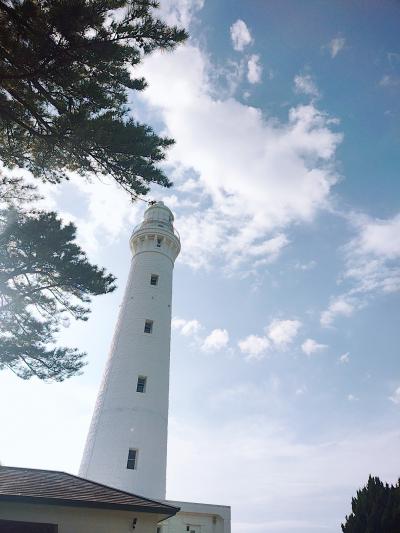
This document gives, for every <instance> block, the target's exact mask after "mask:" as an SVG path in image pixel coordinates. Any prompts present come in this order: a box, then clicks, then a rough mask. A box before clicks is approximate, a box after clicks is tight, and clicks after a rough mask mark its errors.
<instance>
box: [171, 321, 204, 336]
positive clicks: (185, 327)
mask: <svg viewBox="0 0 400 533" xmlns="http://www.w3.org/2000/svg"><path fill="white" fill-rule="evenodd" d="M171 326H172V329H175V330H177V331H179V333H180V334H181V335H183V336H185V337H193V336H196V335H197V334H198V333H199V332H200V330H201V329H202V325H201V324H200V322H199V321H198V320H196V319H192V320H185V319H184V318H173V319H172V322H171Z"/></svg>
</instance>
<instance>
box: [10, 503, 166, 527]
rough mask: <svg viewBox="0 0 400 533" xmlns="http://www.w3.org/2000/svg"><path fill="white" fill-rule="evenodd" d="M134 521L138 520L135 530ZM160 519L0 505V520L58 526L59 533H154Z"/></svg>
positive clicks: (55, 507) (101, 511)
mask: <svg viewBox="0 0 400 533" xmlns="http://www.w3.org/2000/svg"><path fill="white" fill-rule="evenodd" d="M134 518H137V519H138V520H137V524H136V528H135V530H133V529H132V522H133V519H134ZM161 518H162V516H160V515H155V514H150V513H135V512H134V511H112V510H108V509H90V508H81V507H79V508H78V507H64V506H58V505H36V504H27V503H14V502H0V519H2V520H19V521H21V522H39V523H49V524H58V533H91V532H93V533H111V532H112V533H132V532H133V531H134V532H135V533H156V531H157V522H158V520H160V519H161Z"/></svg>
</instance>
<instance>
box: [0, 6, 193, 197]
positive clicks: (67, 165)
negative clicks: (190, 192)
mask: <svg viewBox="0 0 400 533" xmlns="http://www.w3.org/2000/svg"><path fill="white" fill-rule="evenodd" d="M157 7H158V3H157V2H156V1H154V0H0V28H1V31H0V160H2V161H3V163H4V165H6V166H7V167H14V166H18V167H24V168H26V169H28V170H30V171H31V172H32V173H33V175H34V176H35V177H37V178H41V179H43V180H47V181H50V182H59V181H60V180H63V179H66V178H67V171H75V172H77V173H79V174H81V175H82V176H88V175H91V174H93V173H94V174H97V175H98V174H104V175H110V176H112V177H113V178H114V179H115V180H116V181H117V182H118V183H119V184H120V185H121V186H122V187H124V188H125V189H126V190H127V191H128V192H129V193H131V194H132V195H133V196H135V195H137V194H146V192H148V190H149V185H150V184H151V183H157V184H159V185H162V186H167V187H168V186H170V185H171V183H170V181H169V180H168V178H167V177H166V175H165V174H164V173H163V172H162V170H160V168H159V167H158V166H157V165H158V163H159V162H160V161H162V160H163V159H164V157H165V149H166V148H168V147H169V146H170V145H171V144H172V142H173V141H172V140H171V139H168V138H165V137H160V136H158V135H156V134H155V133H154V131H153V130H152V129H151V128H150V127H149V126H147V125H145V124H140V123H138V122H137V121H136V120H135V119H134V118H133V116H132V113H131V111H132V110H129V109H128V106H127V101H128V92H127V91H128V90H134V91H141V90H143V89H144V88H145V86H146V82H145V80H144V79H143V78H134V77H133V78H131V74H132V73H134V67H135V66H136V65H137V64H138V63H139V62H140V61H141V60H142V58H143V56H144V55H146V54H149V53H150V52H152V51H154V50H172V49H173V48H174V47H175V46H176V45H177V43H180V42H182V41H183V40H185V39H186V37H187V35H186V32H185V31H184V30H182V29H178V28H176V27H170V26H168V25H166V24H165V23H163V22H162V21H161V20H159V19H157V18H156V17H155V15H154V10H155V8H157Z"/></svg>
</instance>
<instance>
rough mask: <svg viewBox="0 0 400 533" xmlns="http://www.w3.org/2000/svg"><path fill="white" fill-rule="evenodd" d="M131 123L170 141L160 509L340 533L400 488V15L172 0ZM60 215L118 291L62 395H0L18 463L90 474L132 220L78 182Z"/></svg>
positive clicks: (11, 387) (0, 455) (6, 386)
mask: <svg viewBox="0 0 400 533" xmlns="http://www.w3.org/2000/svg"><path fill="white" fill-rule="evenodd" d="M163 16H164V17H165V18H166V19H167V20H168V21H170V22H178V23H182V24H184V25H185V26H186V27H188V29H189V32H190V34H191V39H190V41H189V42H188V43H187V44H186V45H185V46H183V47H181V48H180V49H178V50H177V51H176V52H174V53H173V54H162V55H158V54H154V55H153V56H151V57H150V58H148V59H147V60H146V62H145V63H144V65H143V67H142V68H141V71H142V72H141V73H142V74H143V75H144V76H145V77H146V78H147V80H148V82H149V87H148V89H147V90H146V91H145V92H144V93H143V94H142V95H140V96H138V95H132V98H131V101H132V105H133V107H134V109H135V114H136V116H137V117H139V118H140V119H141V120H144V121H146V122H149V123H151V124H153V125H154V127H155V128H157V130H158V131H161V132H165V133H167V134H168V135H171V136H172V137H174V138H175V139H176V141H177V142H176V145H175V147H174V148H173V149H172V150H171V151H170V154H169V159H168V162H167V164H166V170H167V172H168V173H169V175H170V176H171V178H172V179H173V180H174V182H175V187H174V188H173V189H171V190H168V191H167V190H160V189H157V190H153V191H152V193H151V197H152V198H157V199H163V200H164V201H165V202H166V203H167V204H168V205H169V206H170V207H171V209H173V211H174V213H175V214H176V227H177V229H178V231H179V232H180V234H181V240H182V253H181V256H180V258H179V260H178V262H177V264H176V267H175V278H174V300H173V316H174V320H173V337H172V352H171V391H170V405H171V408H170V434H169V465H168V496H169V497H170V498H173V499H184V500H193V501H205V502H210V503H224V504H230V505H232V518H233V527H232V530H233V532H234V533H252V532H255V533H258V532H265V531H273V532H280V533H290V532H293V531H296V532H299V533H302V532H310V531H315V532H318V533H319V532H321V533H322V532H327V533H329V532H334V531H339V524H340V521H342V520H343V519H344V516H345V514H346V513H348V512H349V510H350V500H351V496H352V495H353V494H354V493H355V491H356V489H357V488H358V487H359V486H360V485H362V484H364V482H365V481H366V479H367V477H368V474H369V473H372V474H376V475H379V476H381V478H382V479H384V480H386V481H395V480H396V479H397V478H398V477H399V475H400V455H399V453H398V450H399V446H400V430H399V422H400V364H399V353H398V351H399V348H398V345H399V342H398V330H399V290H400V266H399V259H400V207H399V198H400V179H399V164H400V155H399V154H400V150H399V142H400V128H399V124H400V121H399V118H400V117H399V115H400V103H399V102H400V99H399V90H400V44H399V39H398V27H399V22H400V6H399V4H398V3H396V2H390V1H387V2H372V1H371V2H351V3H349V2H340V1H337V2H322V1H311V0H310V1H308V2H297V1H294V0H293V1H289V0H281V1H280V2H272V1H271V2H269V1H253V2H243V1H241V2H239V1H237V2H236V1H220V2H211V1H205V2H204V3H202V2H201V1H200V0H192V1H190V0H179V1H172V0H170V1H168V2H167V1H165V2H163ZM45 192H46V205H47V206H48V207H54V208H56V209H58V210H59V211H60V212H61V213H62V214H63V216H64V218H65V219H66V220H73V221H75V222H76V224H77V226H78V230H79V239H80V242H81V243H82V246H83V247H84V248H85V249H86V250H87V251H88V253H89V255H90V258H91V259H92V260H93V261H96V262H97V263H99V264H101V265H103V266H106V267H107V268H108V269H109V270H111V271H112V272H113V273H114V274H116V275H117V276H118V280H119V288H118V291H117V292H115V293H114V294H112V295H109V296H105V297H100V298H98V299H96V301H95V302H94V304H93V313H92V316H91V318H90V320H89V322H88V323H87V324H77V325H76V324H72V325H71V327H70V328H68V329H67V330H65V331H63V332H62V334H61V339H60V340H61V341H63V342H66V343H69V344H71V345H76V346H79V347H80V348H81V349H83V350H86V351H87V352H88V354H89V356H88V363H89V364H88V366H87V367H86V370H85V373H84V375H82V376H80V377H76V378H73V379H71V380H69V381H68V382H66V383H63V384H56V385H55V384H52V385H49V384H42V383H38V382H35V381H34V380H32V381H31V382H28V383H24V382H21V381H19V380H17V379H16V378H15V377H14V376H11V375H9V374H7V373H5V372H3V374H2V375H0V399H1V402H2V405H3V406H8V407H7V409H5V408H3V410H2V413H1V415H0V424H1V427H2V428H3V431H2V432H1V434H0V460H1V461H2V462H3V463H4V464H10V465H11V464H13V465H20V466H33V467H43V468H54V469H63V470H67V471H71V472H76V471H77V469H78V466H79V461H80V456H81V453H82V449H83V444H84V440H85V437H86V432H87V428H88V424H89V421H90V417H91V411H92V408H93V404H94V401H95V397H96V393H97V389H98V385H99V380H100V377H101V373H102V370H103V367H104V362H105V359H106V356H107V351H108V346H109V344H110V339H111V335H112V332H113V328H114V324H115V320H116V317H117V313H118V306H119V303H120V301H121V298H122V293H123V289H124V283H125V280H126V276H127V272H128V268H129V260H130V252H129V248H128V238H129V234H130V231H131V228H132V227H133V226H134V225H135V224H136V223H137V222H139V221H140V218H141V216H142V213H143V209H144V204H142V203H141V202H140V203H138V204H137V205H134V206H132V205H130V204H129V202H128V200H127V198H126V197H125V196H124V194H123V193H122V192H121V191H119V190H117V189H116V188H115V187H114V186H113V185H112V184H110V183H99V182H96V181H94V182H93V183H92V184H85V183H82V182H81V181H80V180H78V179H76V178H73V179H72V180H71V182H70V183H69V184H67V185H63V186H61V187H59V188H58V189H55V188H54V187H48V188H46V190H45Z"/></svg>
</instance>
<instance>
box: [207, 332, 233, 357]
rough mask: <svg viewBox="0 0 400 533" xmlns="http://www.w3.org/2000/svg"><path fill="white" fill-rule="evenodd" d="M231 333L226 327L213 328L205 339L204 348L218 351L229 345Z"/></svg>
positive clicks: (209, 350) (208, 350)
mask: <svg viewBox="0 0 400 533" xmlns="http://www.w3.org/2000/svg"><path fill="white" fill-rule="evenodd" d="M228 342H229V333H228V332H227V330H226V329H213V330H212V332H211V333H210V334H209V335H208V336H207V337H206V338H205V339H204V342H203V345H202V349H203V350H204V351H206V352H216V351H218V350H222V348H225V347H226V346H227V345H228Z"/></svg>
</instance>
